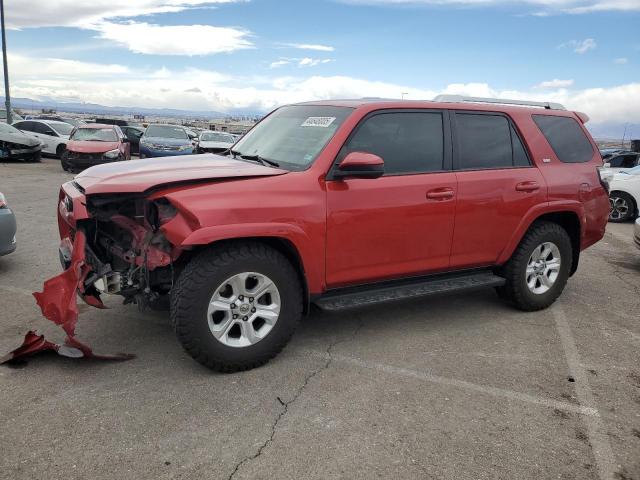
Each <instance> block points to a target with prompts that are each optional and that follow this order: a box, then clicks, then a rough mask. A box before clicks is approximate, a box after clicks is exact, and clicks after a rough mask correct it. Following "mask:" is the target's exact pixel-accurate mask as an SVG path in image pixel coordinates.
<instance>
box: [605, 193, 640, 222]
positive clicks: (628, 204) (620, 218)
mask: <svg viewBox="0 0 640 480" xmlns="http://www.w3.org/2000/svg"><path fill="white" fill-rule="evenodd" d="M609 204H610V205H611V210H610V211H609V221H610V222H626V221H628V220H631V219H632V218H633V217H634V216H635V213H636V204H635V202H634V201H633V197H632V196H631V195H629V194H628V193H626V192H611V193H610V194H609Z"/></svg>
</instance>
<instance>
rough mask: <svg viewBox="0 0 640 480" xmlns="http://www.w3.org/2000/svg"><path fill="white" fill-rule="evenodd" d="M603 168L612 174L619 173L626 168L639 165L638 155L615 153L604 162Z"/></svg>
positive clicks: (639, 157)
mask: <svg viewBox="0 0 640 480" xmlns="http://www.w3.org/2000/svg"><path fill="white" fill-rule="evenodd" d="M605 162H606V163H605V164H604V168H606V169H608V170H612V171H614V172H620V171H622V170H626V169H628V168H633V167H637V166H638V165H640V153H637V152H617V153H615V154H614V155H612V156H611V157H609V158H607V159H606V160H605Z"/></svg>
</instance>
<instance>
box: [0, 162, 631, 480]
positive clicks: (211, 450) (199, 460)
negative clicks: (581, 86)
mask: <svg viewBox="0 0 640 480" xmlns="http://www.w3.org/2000/svg"><path fill="white" fill-rule="evenodd" d="M70 178H71V176H70V175H68V174H65V173H63V172H62V171H61V169H60V166H59V163H58V161H57V160H53V159H46V160H45V161H44V162H43V163H42V164H39V165H38V164H35V165H31V164H7V163H0V191H2V192H3V193H4V194H5V195H6V196H7V199H8V201H9V203H10V205H11V207H12V208H13V209H14V210H15V212H16V215H17V218H18V229H19V232H18V242H19V243H18V250H17V251H16V252H15V253H14V254H12V255H9V256H7V257H2V258H0V305H1V306H2V309H1V310H0V352H1V353H4V352H6V351H8V350H11V349H13V348H15V347H16V346H17V345H18V344H19V343H20V342H21V339H22V336H23V335H24V333H25V332H26V331H27V330H28V329H29V328H37V329H38V330H39V331H40V332H41V333H44V334H46V335H47V336H50V337H51V339H52V340H61V337H60V332H59V331H58V330H57V329H56V327H55V326H54V325H52V324H50V322H47V321H46V320H44V319H42V318H41V317H40V315H39V313H38V308H37V306H36V305H35V302H34V301H33V298H32V297H31V296H30V293H31V292H32V291H34V290H36V289H39V288H40V287H41V282H42V280H43V279H44V278H47V276H50V275H52V274H55V273H57V272H58V270H59V264H58V258H57V243H58V239H57V233H56V219H55V210H56V198H57V190H58V186H59V185H60V183H62V182H64V181H66V180H67V179H70ZM631 234H632V226H631V225H630V224H621V225H609V227H608V232H607V235H606V237H605V239H604V240H603V241H602V242H601V243H599V244H598V245H596V246H595V247H593V248H591V249H589V250H587V252H585V253H584V254H583V256H582V259H581V265H580V269H579V271H578V273H577V275H576V276H575V277H573V278H572V279H571V280H570V281H569V284H568V286H567V289H566V291H565V293H564V294H563V296H562V297H561V299H560V301H559V302H558V303H557V304H556V305H554V306H553V307H552V309H549V310H547V311H544V312H537V313H526V314H525V313H521V312H517V311H514V310H512V309H511V308H509V307H508V306H505V305H504V304H503V303H501V302H500V301H499V300H498V298H497V296H496V295H495V294H494V293H493V292H492V291H491V290H488V291H479V292H473V293H469V294H465V295H458V296H443V297H437V298H431V299H427V300H420V301H411V302H407V303H401V304H391V305H387V306H384V307H376V308H368V309H364V310H360V311H357V312H350V313H346V314H323V313H320V312H317V311H314V312H313V313H312V315H311V316H309V317H308V318H306V319H304V320H303V322H302V324H301V326H300V328H299V330H298V332H297V333H296V335H295V336H294V338H293V339H292V341H291V343H290V344H289V346H288V347H287V348H286V349H285V350H284V351H283V353H282V354H281V355H280V356H278V357H277V358H276V359H275V360H274V361H272V362H271V363H269V364H268V365H266V366H265V367H263V368H259V369H256V370H252V371H249V372H244V373H241V374H235V375H220V374H215V373H211V372H209V371H207V370H206V369H204V368H202V367H201V366H199V365H198V364H196V363H195V362H193V361H192V360H191V359H190V358H189V357H188V356H187V355H186V354H185V353H184V352H183V351H182V350H181V348H180V346H179V345H178V343H177V341H176V340H175V338H174V335H173V331H172V329H171V326H170V324H169V320H168V318H167V316H166V315H165V314H162V313H156V312H144V313H140V312H138V311H137V309H136V308H135V307H130V306H129V307H127V306H122V305H120V302H119V300H118V299H117V298H109V299H107V302H106V303H107V305H108V306H109V307H111V309H110V310H106V311H99V310H94V309H90V308H83V307H81V311H82V315H81V318H80V321H79V323H78V336H79V338H80V339H82V340H84V341H87V342H88V343H90V344H91V345H95V346H96V348H97V349H99V350H101V351H127V352H132V353H135V354H137V358H136V359H135V360H132V361H130V362H126V363H100V362H95V361H76V360H70V359H66V358H62V357H58V356H55V355H42V356H39V357H37V358H33V359H30V360H29V362H28V364H27V365H23V366H21V367H20V368H7V367H0V431H2V435H1V436H0V451H2V455H0V478H11V479H39V478H42V479H44V478H59V477H65V478H69V479H76V478H77V479H81V478H82V479H84V478H92V479H102V478H105V479H107V478H108V479H114V478H136V479H146V478H149V479H151V478H153V479H169V478H182V479H191V478H194V479H195V478H203V477H206V478H221V479H234V480H238V479H249V478H252V479H253V478H264V479H274V478H277V479H289V478H290V479H301V478H314V479H315V478H317V479H320V478H322V479H326V478H329V479H332V478H336V479H337V478H349V479H354V478H356V479H357V478H362V479H370V478H374V477H394V478H416V479H425V478H426V479H429V478H433V479H456V480H458V479H467V478H468V479H514V478H536V479H552V478H553V479H557V478H562V479H580V480H582V479H604V478H607V479H609V478H611V479H635V480H640V434H639V433H638V432H640V361H639V360H640V355H639V354H638V351H639V348H640V321H639V307H640V296H639V295H638V292H640V251H638V250H637V249H636V248H635V247H634V246H633V243H632V239H631ZM570 378H571V379H573V380H574V381H573V382H572V381H570Z"/></svg>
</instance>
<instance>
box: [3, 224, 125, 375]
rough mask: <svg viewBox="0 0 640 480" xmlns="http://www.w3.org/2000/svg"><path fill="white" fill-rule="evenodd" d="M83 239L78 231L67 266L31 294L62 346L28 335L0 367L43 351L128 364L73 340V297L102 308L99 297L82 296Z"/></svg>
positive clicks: (75, 311)
mask: <svg viewBox="0 0 640 480" xmlns="http://www.w3.org/2000/svg"><path fill="white" fill-rule="evenodd" d="M85 247H86V237H85V235H84V232H83V231H82V230H78V231H77V232H76V235H75V239H74V242H73V254H72V257H71V264H70V265H69V268H67V269H66V270H65V271H64V272H62V273H61V274H59V275H56V276H55V277H53V278H50V279H49V280H46V281H45V282H44V288H43V291H42V292H34V294H33V296H34V297H35V299H36V303H37V304H38V306H39V307H40V309H41V310H42V314H43V315H44V316H45V317H46V318H47V319H49V320H51V321H52V322H53V323H55V324H56V325H60V326H61V327H62V329H63V330H64V331H65V333H66V334H67V338H66V340H65V343H64V344H62V345H58V344H55V343H52V342H49V341H47V340H45V339H44V336H43V335H38V334H37V333H36V332H33V331H30V332H28V333H27V335H26V336H25V339H24V342H23V344H22V345H21V346H20V347H18V348H17V349H15V350H13V351H12V352H10V353H9V354H7V355H5V356H4V357H2V358H0V364H2V363H6V362H9V361H12V360H16V359H19V358H22V357H25V356H28V355H33V354H35V353H38V352H43V351H47V350H49V351H51V350H53V351H55V352H57V353H58V354H59V355H62V356H65V357H71V358H96V359H99V360H130V359H132V358H134V357H135V355H131V354H126V353H118V354H112V355H102V354H95V353H93V351H92V350H91V348H90V347H89V346H87V345H85V344H84V343H82V342H80V341H79V340H77V339H76V338H75V329H76V323H77V322H78V303H77V295H80V297H81V298H82V299H83V300H84V301H85V302H86V303H87V304H88V305H91V306H93V307H96V308H106V307H105V306H104V304H103V303H102V301H101V300H100V298H99V297H97V296H94V295H90V294H86V293H85V286H84V281H85V279H86V277H87V275H88V274H89V273H90V272H91V266H90V265H87V263H86V262H85Z"/></svg>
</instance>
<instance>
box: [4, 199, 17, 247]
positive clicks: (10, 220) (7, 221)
mask: <svg viewBox="0 0 640 480" xmlns="http://www.w3.org/2000/svg"><path fill="white" fill-rule="evenodd" d="M15 249H16V216H15V215H14V214H13V212H12V211H11V209H10V208H9V206H8V205H7V199H6V198H5V197H4V195H2V193H0V256H2V255H8V254H9V253H11V252H13V251H14V250H15Z"/></svg>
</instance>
